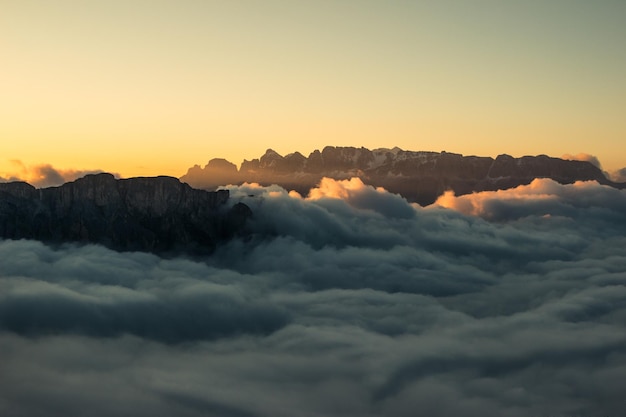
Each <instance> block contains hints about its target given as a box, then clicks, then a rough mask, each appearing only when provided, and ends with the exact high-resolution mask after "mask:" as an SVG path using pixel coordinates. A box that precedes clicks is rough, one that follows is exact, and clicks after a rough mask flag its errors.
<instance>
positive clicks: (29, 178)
mask: <svg viewBox="0 0 626 417" xmlns="http://www.w3.org/2000/svg"><path fill="white" fill-rule="evenodd" d="M10 162H11V166H12V168H13V169H12V171H11V172H9V173H3V175H2V176H0V182H10V181H25V182H27V183H29V184H30V185H32V186H34V187H36V188H46V187H57V186H59V185H63V184H64V183H66V182H69V181H74V180H76V179H78V178H81V177H84V176H85V175H88V174H99V173H102V172H103V171H102V170H99V169H96V170H76V169H58V168H55V167H53V166H52V165H50V164H39V165H33V166H27V165H26V164H24V163H23V162H22V161H20V160H17V159H13V160H11V161H10ZM113 175H114V176H115V177H116V178H119V174H115V173H114V174H113Z"/></svg>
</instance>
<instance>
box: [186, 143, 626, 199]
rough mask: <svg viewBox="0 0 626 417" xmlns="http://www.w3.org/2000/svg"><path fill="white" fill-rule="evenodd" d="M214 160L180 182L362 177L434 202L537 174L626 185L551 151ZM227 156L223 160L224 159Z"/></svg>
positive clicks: (211, 185)
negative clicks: (449, 194)
mask: <svg viewBox="0 0 626 417" xmlns="http://www.w3.org/2000/svg"><path fill="white" fill-rule="evenodd" d="M214 161H216V160H211V161H209V164H207V166H205V167H204V168H200V167H199V166H198V165H196V166H194V167H193V168H190V169H189V171H188V172H187V174H186V175H183V176H182V177H181V181H184V182H186V183H188V184H190V185H191V186H193V187H197V188H205V189H215V188H216V187H218V186H220V185H226V184H242V183H244V182H257V183H259V184H262V185H271V184H277V185H280V186H282V187H284V188H287V189H292V190H295V191H297V192H299V193H300V194H302V195H307V194H308V192H309V190H310V189H311V188H314V187H315V186H316V185H317V184H319V182H320V180H321V179H322V178H324V177H328V178H333V179H348V178H352V177H359V178H361V179H362V180H363V182H364V183H366V184H370V185H373V186H376V187H384V188H385V189H387V190H389V191H391V192H393V193H397V194H400V195H402V196H403V197H405V198H406V199H408V200H409V201H412V202H417V203H419V204H421V205H428V204H431V203H433V202H434V201H435V200H436V199H437V197H438V196H440V195H442V194H443V193H444V192H445V191H454V192H455V194H456V195H463V194H469V193H472V192H477V191H494V190H501V189H508V188H513V187H517V186H519V185H525V184H529V183H530V182H531V181H532V180H533V179H535V178H550V179H553V180H555V181H558V182H559V183H562V184H571V183H574V182H575V181H588V180H595V181H598V182H599V183H601V184H605V185H611V186H613V187H616V188H624V184H619V183H614V182H611V181H610V180H608V179H607V178H606V177H605V176H604V174H603V173H602V171H601V170H600V169H599V168H598V167H596V166H594V165H593V164H591V163H590V162H588V161H575V160H564V159H560V158H551V157H548V156H546V155H539V156H524V157H521V158H514V157H512V156H509V155H499V156H498V157H497V158H495V159H494V158H491V157H479V156H463V155H460V154H455V153H450V152H414V151H405V150H402V149H400V148H397V147H396V148H393V149H387V148H380V149H374V150H369V149H366V148H354V147H333V146H327V147H325V148H324V149H322V151H321V152H320V151H319V150H315V151H313V152H312V153H311V154H310V155H309V156H308V157H305V156H304V155H302V154H300V153H299V152H295V153H291V154H289V155H286V156H282V155H280V154H278V153H277V152H276V151H274V150H272V149H268V150H267V151H266V152H265V154H264V155H263V156H261V157H260V158H259V159H253V160H252V161H247V160H244V162H243V163H242V165H241V168H240V169H239V171H237V170H236V169H235V170H233V167H234V165H233V164H230V165H227V163H220V164H216V163H215V162H214ZM220 161H223V160H220Z"/></svg>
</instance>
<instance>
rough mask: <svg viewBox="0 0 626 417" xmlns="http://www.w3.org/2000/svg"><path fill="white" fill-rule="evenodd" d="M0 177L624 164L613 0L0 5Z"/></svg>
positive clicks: (622, 29)
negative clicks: (440, 156)
mask: <svg viewBox="0 0 626 417" xmlns="http://www.w3.org/2000/svg"><path fill="white" fill-rule="evenodd" d="M0 10H1V11H0V56H1V57H2V58H1V59H2V66H1V69H0V176H2V175H5V174H6V173H7V172H10V171H11V170H14V169H15V167H16V165H17V164H16V163H15V162H14V161H13V162H11V161H12V160H19V161H21V162H22V163H23V164H26V165H36V164H42V163H50V164H52V165H54V166H55V167H57V168H60V169H103V170H106V171H114V172H119V173H120V174H122V175H123V176H135V175H157V174H168V175H174V176H180V175H182V174H184V173H185V172H186V169H187V168H188V167H190V166H192V165H193V164H196V163H197V164H201V165H204V164H206V162H207V161H208V160H209V159H211V158H214V157H225V158H227V159H229V160H231V161H232V162H235V163H237V164H239V163H240V162H241V161H242V160H243V159H244V158H247V159H251V158H254V157H258V156H260V155H262V154H263V152H264V151H265V149H266V148H269V147H271V148H273V149H275V150H276V151H278V152H279V153H283V154H285V153H289V152H293V151H296V150H298V151H300V152H302V153H304V154H308V153H309V152H311V151H312V150H313V149H316V148H320V149H321V148H322V147H323V146H325V145H336V146H365V147H368V148H376V147H393V146H399V147H401V148H404V149H410V150H432V151H441V150H446V151H449V152H458V153H463V154H466V155H470V154H475V155H491V156H495V155H497V154H499V153H509V154H511V155H514V156H522V155H526V154H532V155H535V154H541V153H545V154H548V155H552V156H561V155H562V154H564V153H570V154H577V153H579V152H585V153H589V154H593V155H596V156H597V157H598V158H599V159H600V161H601V162H602V164H603V168H605V169H607V170H612V169H617V168H621V167H624V166H626V146H625V145H624V143H626V114H625V113H626V112H625V110H626V78H625V74H626V48H625V47H624V45H626V1H622V0H613V1H611V0H603V1H577V0H550V1H547V0H546V1H544V0H541V1H540V0H524V1H506V0H501V1H488V0H475V1H469V0H459V1H441V0H438V1H369V0H354V1H348V0H345V1H339V0H337V1H323V0H316V1H294V0H289V1H287V0H285V1H267V0H266V1H208V0H207V1H200V0H197V1H195V0H184V1H183V0H178V1H157V0H150V1H148V0H146V1H139V0H126V1H118V0H107V1H88V0H83V1H69V0H59V1H54V2H52V1H29V0H19V1H18V0H13V1H9V0H0Z"/></svg>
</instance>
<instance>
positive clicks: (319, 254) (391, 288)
mask: <svg viewBox="0 0 626 417" xmlns="http://www.w3.org/2000/svg"><path fill="white" fill-rule="evenodd" d="M229 188H230V190H231V195H232V196H233V198H232V203H233V204H234V203H236V202H237V201H243V202H245V203H246V204H248V205H249V206H250V207H251V208H252V209H253V211H254V218H253V221H252V222H251V223H250V225H249V227H250V232H251V233H250V235H249V236H248V237H247V238H246V240H245V241H242V240H234V241H232V242H230V243H229V244H228V245H226V246H223V247H221V248H220V249H219V250H218V251H217V253H216V254H215V255H214V256H212V257H211V258H210V259H205V260H190V259H183V258H175V259H161V258H158V257H156V256H153V255H149V254H143V253H117V252H112V251H109V250H107V249H104V248H102V247H99V246H82V247H75V246H62V247H57V248H51V247H47V246H44V245H42V244H41V243H38V242H32V241H2V242H0V259H1V260H2V261H0V262H1V264H0V265H1V269H0V355H2V358H3V360H2V361H0V414H2V415H17V416H38V415H59V416H61V415H78V414H85V413H86V411H88V414H90V415H93V416H105V415H124V414H132V415H137V416H142V415H151V416H154V415H155V416H159V415H179V416H207V415H208V416H334V415H336V416H374V415H376V416H378V415H393V416H413V415H415V414H416V413H418V414H423V415H433V416H449V415H464V416H484V415H501V416H528V415H537V416H540V415H550V416H571V415H607V416H612V415H619V414H620V413H621V412H622V410H623V395H622V392H621V386H622V385H623V381H624V379H625V378H626V331H625V330H626V329H625V328H624V327H625V323H626V302H625V301H624V300H626V287H625V284H626V192H625V191H619V190H615V189H612V188H609V187H604V186H600V185H598V184H596V183H591V182H589V183H576V184H572V185H559V184H557V183H554V182H552V181H550V180H536V181H535V182H533V183H532V184H530V185H528V186H524V187H519V188H518V189H515V190H509V191H505V192H503V191H500V192H493V193H478V194H473V195H468V196H461V197H455V196H453V195H451V194H448V195H444V196H442V197H441V198H440V199H439V201H438V204H437V205H433V206H430V207H427V208H421V207H419V206H416V205H411V204H409V203H407V202H406V201H405V200H403V199H402V198H400V197H398V196H396V195H393V194H390V193H387V192H386V191H385V190H383V189H374V188H372V187H369V186H366V185H364V184H363V183H361V182H360V181H359V180H355V179H352V180H346V181H333V180H325V181H323V182H322V183H321V184H320V187H319V188H318V189H316V190H313V191H312V192H311V194H310V195H309V196H308V197H306V198H303V197H302V196H300V195H298V194H296V193H293V192H292V193H289V192H288V191H286V190H284V189H282V188H280V187H276V186H273V187H260V186H258V185H255V184H244V185H243V186H239V187H229Z"/></svg>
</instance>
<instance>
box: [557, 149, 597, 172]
mask: <svg viewBox="0 0 626 417" xmlns="http://www.w3.org/2000/svg"><path fill="white" fill-rule="evenodd" d="M561 159H567V160H570V161H585V162H589V163H591V164H592V165H594V166H595V167H597V168H598V169H602V164H601V163H600V160H599V159H598V157H597V156H595V155H591V154H588V153H584V152H581V153H579V154H576V155H570V154H568V153H566V154H563V155H562V156H561Z"/></svg>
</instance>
